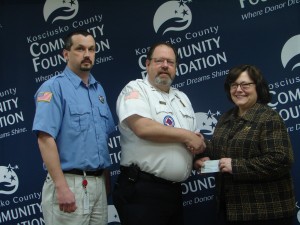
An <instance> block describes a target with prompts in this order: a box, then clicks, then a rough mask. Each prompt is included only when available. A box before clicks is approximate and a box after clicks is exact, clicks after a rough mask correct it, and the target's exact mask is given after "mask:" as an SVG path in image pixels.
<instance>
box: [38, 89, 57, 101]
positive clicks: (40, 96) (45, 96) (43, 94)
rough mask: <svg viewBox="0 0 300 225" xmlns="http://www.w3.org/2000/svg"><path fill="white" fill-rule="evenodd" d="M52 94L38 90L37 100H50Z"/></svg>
mask: <svg viewBox="0 0 300 225" xmlns="http://www.w3.org/2000/svg"><path fill="white" fill-rule="evenodd" d="M52 95H53V94H52V92H48V91H46V92H40V93H39V94H38V97H37V102H50V101H51V99H52Z"/></svg>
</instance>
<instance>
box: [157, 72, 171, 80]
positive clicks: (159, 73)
mask: <svg viewBox="0 0 300 225" xmlns="http://www.w3.org/2000/svg"><path fill="white" fill-rule="evenodd" d="M161 74H167V75H168V76H169V77H170V78H171V74H170V73H169V72H168V71H159V72H158V73H157V76H159V75H161Z"/></svg>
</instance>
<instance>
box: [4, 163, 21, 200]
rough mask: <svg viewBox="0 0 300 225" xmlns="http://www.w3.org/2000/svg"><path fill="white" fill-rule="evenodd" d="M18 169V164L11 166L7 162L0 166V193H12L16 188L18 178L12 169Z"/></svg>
mask: <svg viewBox="0 0 300 225" xmlns="http://www.w3.org/2000/svg"><path fill="white" fill-rule="evenodd" d="M16 169H19V167H18V166H15V167H11V165H10V164H9V165H8V166H7V167H6V166H0V194H5V195H9V194H13V193H15V192H16V191H17V190H18V187H19V178H18V176H17V174H16V173H15V171H14V170H16Z"/></svg>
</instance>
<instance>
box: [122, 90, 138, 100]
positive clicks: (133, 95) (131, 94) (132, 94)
mask: <svg viewBox="0 0 300 225" xmlns="http://www.w3.org/2000/svg"><path fill="white" fill-rule="evenodd" d="M139 96H140V93H139V92H138V91H137V90H132V91H131V92H129V93H127V94H126V95H125V100H128V99H138V98H139Z"/></svg>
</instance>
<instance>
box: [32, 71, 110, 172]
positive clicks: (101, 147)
mask: <svg viewBox="0 0 300 225" xmlns="http://www.w3.org/2000/svg"><path fill="white" fill-rule="evenodd" d="M49 96H50V97H49ZM35 102H36V114H35V119H34V122H33V131H34V132H38V131H43V132H46V133H48V134H50V135H51V136H52V137H53V138H54V139H55V141H56V144H57V147H58V152H59V157H60V161H61V167H62V170H70V169H81V170H97V169H101V168H106V167H108V166H110V157H109V152H108V146H107V139H108V135H109V134H110V133H111V132H112V131H113V130H114V128H115V127H114V121H113V118H112V115H111V111H110V109H109V106H108V104H107V102H106V96H105V93H104V90H103V88H102V86H101V85H100V84H99V83H98V82H97V81H96V80H95V78H94V77H93V76H92V75H91V74H90V77H89V86H88V87H87V86H86V85H85V84H84V83H83V82H82V80H81V79H80V78H79V77H78V76H77V75H76V74H74V73H73V72H72V71H71V70H70V69H69V68H68V67H66V69H65V70H64V72H63V73H62V74H60V75H58V76H55V77H52V78H51V79H50V80H48V81H46V82H45V83H44V84H43V85H42V86H41V87H40V88H39V90H38V91H37V92H36V94H35Z"/></svg>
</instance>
